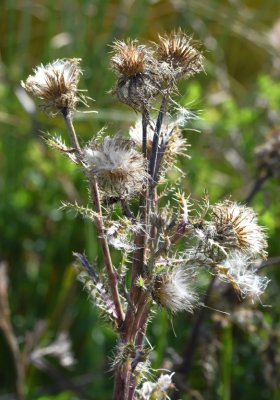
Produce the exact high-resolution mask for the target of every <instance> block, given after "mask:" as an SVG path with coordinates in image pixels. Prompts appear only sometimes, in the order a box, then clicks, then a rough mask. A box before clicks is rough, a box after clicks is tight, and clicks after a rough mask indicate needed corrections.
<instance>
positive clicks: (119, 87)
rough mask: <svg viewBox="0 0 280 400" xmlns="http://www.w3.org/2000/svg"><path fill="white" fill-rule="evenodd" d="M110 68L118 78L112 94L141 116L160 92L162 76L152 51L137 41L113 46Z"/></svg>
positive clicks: (117, 42)
mask: <svg viewBox="0 0 280 400" xmlns="http://www.w3.org/2000/svg"><path fill="white" fill-rule="evenodd" d="M113 53H114V55H113V57H112V59H111V67H112V69H113V71H114V72H115V73H116V74H117V75H118V81H117V84H116V87H115V88H114V89H113V93H114V94H116V96H117V97H118V99H119V101H121V102H122V103H125V104H127V105H129V106H130V107H132V108H133V109H134V110H136V111H140V112H143V111H145V110H147V109H149V108H150V101H151V100H152V99H153V98H154V97H155V96H156V95H157V94H158V93H159V91H160V89H161V76H160V75H159V74H158V71H157V68H156V61H155V59H154V57H153V53H152V50H151V49H150V48H148V47H146V46H143V45H138V44H137V41H135V40H134V41H132V40H130V41H128V42H127V43H125V42H122V41H116V42H115V43H114V45H113Z"/></svg>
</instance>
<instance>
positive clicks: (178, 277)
mask: <svg viewBox="0 0 280 400" xmlns="http://www.w3.org/2000/svg"><path fill="white" fill-rule="evenodd" d="M192 277H193V272H192V271H191V270H190V269H187V267H181V266H180V267H178V268H173V269H172V270H171V271H168V272H165V273H162V274H158V275H157V276H156V278H155V282H154V287H153V290H152V296H153V299H154V300H155V301H156V302H157V303H158V304H159V305H161V306H162V307H164V308H167V309H168V310H169V311H171V312H172V313H176V312H179V311H188V312H193V309H194V307H195V305H196V302H197V296H196V294H195V293H194V292H193V290H192V289H191V287H190V281H191V280H192Z"/></svg>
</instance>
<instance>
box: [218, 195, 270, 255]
mask: <svg viewBox="0 0 280 400" xmlns="http://www.w3.org/2000/svg"><path fill="white" fill-rule="evenodd" d="M210 227H211V229H212V239H213V240H214V241H215V242H217V243H219V244H220V245H221V246H222V247H224V248H225V249H240V250H241V251H244V252H245V253H247V254H249V255H252V256H253V257H256V256H258V255H260V256H263V257H265V256H266V251H265V249H266V247H267V241H266V234H265V232H264V228H263V227H261V226H259V225H258V222H257V215H256V213H255V212H254V210H253V209H252V208H250V207H245V206H241V205H238V204H236V203H234V202H232V201H230V200H225V201H223V202H221V203H218V204H216V205H215V206H213V208H212V221H211V225H210Z"/></svg>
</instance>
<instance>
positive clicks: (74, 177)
mask: <svg viewBox="0 0 280 400" xmlns="http://www.w3.org/2000/svg"><path fill="white" fill-rule="evenodd" d="M278 19H280V3H279V1H277V0H266V1H264V0H245V1H242V0H232V1H219V0H206V1H197V0H188V1H185V0H162V1H160V0H149V1H148V0H123V1H113V0H91V1H89V0H76V1H74V0H57V1H50V0H49V1H48V0H38V1H32V0H21V1H16V0H2V2H1V14H0V48H1V53H0V101H1V107H0V124H1V130H0V152H1V153H0V258H1V260H5V261H6V262H7V263H8V267H9V300H10V306H11V313H12V322H13V326H14V330H15V332H16V335H17V337H18V338H19V341H20V342H22V341H23V339H24V335H25V334H26V332H28V331H30V330H32V329H34V327H35V325H36V323H37V322H38V321H40V320H44V321H45V322H46V324H47V325H46V326H47V327H46V330H45V333H44V335H43V337H42V339H41V342H40V345H46V344H48V343H50V342H51V341H52V340H53V339H54V338H55V337H56V335H57V334H58V333H59V332H60V331H67V332H68V333H69V335H70V338H71V341H72V345H73V352H74V354H75V357H76V359H77V363H76V365H75V366H74V367H73V369H72V370H70V371H65V370H62V369H60V371H61V373H62V374H64V375H65V377H67V379H70V380H71V381H72V382H76V383H77V382H78V381H79V380H80V381H83V382H84V384H81V387H82V389H79V390H77V391H76V392H74V391H69V390H68V391H67V388H63V387H60V386H59V379H58V380H55V379H53V378H51V377H50V376H49V375H48V374H47V373H44V372H42V371H39V370H38V369H36V368H35V367H31V368H30V369H29V372H28V376H27V381H26V393H27V399H40V400H43V399H44V400H47V399H60V400H64V399H65V400H66V399H97V400H99V399H100V400H103V399H104V400H106V399H110V398H111V392H112V386H113V374H112V372H109V356H112V349H113V346H114V344H115V335H114V333H113V332H112V331H111V329H110V328H109V327H108V326H106V325H105V324H104V323H101V324H100V321H99V320H98V313H97V311H96V309H95V308H94V307H93V306H92V305H91V304H90V302H89V301H88V298H87V294H86V293H85V292H83V291H82V288H81V286H80V284H79V283H77V282H76V278H75V273H74V269H73V266H72V263H73V256H72V251H78V252H83V251H85V252H86V253H87V254H88V256H89V257H90V258H91V259H94V258H97V259H101V255H100V252H99V248H98V243H97V239H96V236H95V230H94V227H92V226H91V224H89V223H88V222H86V221H84V220H82V219H80V218H79V217H77V218H76V217H75V216H73V215H72V214H68V213H65V212H63V211H61V210H59V207H60V204H61V201H62V200H63V201H71V202H73V201H76V200H77V201H78V202H82V203H84V204H87V203H88V197H87V189H86V184H85V181H84V178H83V177H82V174H81V173H80V171H79V170H77V169H76V168H75V167H74V166H73V165H71V164H70V163H69V162H68V161H67V160H65V159H64V158H63V157H61V156H60V155H59V154H56V153H55V152H53V151H52V150H50V149H49V148H47V147H46V145H45V143H44V141H43V140H42V136H44V135H45V134H46V132H50V133H52V134H54V133H57V134H61V135H62V136H63V137H64V138H65V139H67V138H66V133H65V128H64V126H63V122H62V121H61V119H60V118H59V117H55V118H48V117H47V116H46V115H44V114H43V113H42V111H41V110H40V109H38V108H36V109H35V108H34V106H35V104H34V103H31V104H30V109H28V110H26V109H24V105H25V107H26V104H29V103H27V100H26V99H25V98H23V96H24V92H23V90H22V89H21V87H20V81H21V80H24V79H26V77H27V76H28V75H29V74H30V73H31V72H32V68H34V67H35V66H36V65H38V64H40V63H47V62H49V61H52V60H54V59H57V58H64V57H78V58H81V59H82V68H83V71H84V73H83V78H82V81H81V83H80V88H86V89H87V90H88V93H89V95H90V96H91V97H92V98H93V99H94V100H95V102H94V103H92V108H94V109H95V110H97V111H98V114H82V113H77V114H76V115H75V125H76V129H77V132H78V133H79V136H80V140H81V142H82V143H85V142H86V141H88V140H89V139H90V138H91V137H92V136H94V135H95V134H96V133H97V132H98V130H99V129H101V128H102V127H103V126H104V125H105V126H107V128H108V132H109V133H112V134H114V133H123V134H125V133H126V132H127V129H128V127H129V126H130V124H131V123H133V121H135V118H136V116H135V114H134V113H133V112H132V111H131V110H129V109H128V108H127V107H125V106H123V105H120V104H118V103H117V102H116V100H115V99H114V98H113V97H112V96H111V95H108V91H109V90H110V89H111V87H112V86H113V84H114V79H115V78H114V76H113V74H112V72H111V71H110V70H109V69H108V61H109V58H110V47H109V46H108V45H109V44H111V43H112V41H113V40H114V39H115V38H117V39H125V38H127V37H130V38H138V39H139V40H140V41H142V42H147V41H150V40H152V41H153V40H156V38H157V35H158V34H163V33H165V32H168V31H170V30H172V29H173V28H178V27H181V28H182V29H183V30H185V31H186V32H188V33H190V34H192V35H193V36H194V38H195V39H196V40H199V41H200V42H201V43H202V46H203V49H204V53H205V57H206V62H205V71H206V73H205V74H200V76H198V77H194V78H192V79H190V80H189V81H188V82H184V83H182V85H181V86H180V94H181V95H180V96H179V97H178V98H177V100H178V101H179V102H180V104H182V105H184V106H188V107H189V108H191V109H192V110H193V111H194V112H196V113H197V114H199V116H200V119H199V120H197V121H193V122H192V123H191V124H190V125H189V127H188V128H189V130H188V129H186V130H185V132H184V135H185V136H186V137H187V138H188V141H189V143H190V144H191V145H192V147H191V148H190V150H189V154H190V155H191V156H192V159H191V160H181V165H180V166H181V168H182V169H183V170H184V171H185V172H186V174H187V179H186V180H185V181H184V184H183V189H184V190H185V192H186V193H187V194H191V195H192V196H193V197H194V198H200V196H201V195H202V194H203V192H204V190H205V189H207V190H208V192H209V196H210V200H211V203H214V202H215V201H218V200H219V199H221V198H224V197H225V196H229V195H231V196H232V198H233V199H234V200H236V201H242V200H244V198H245V197H246V195H247V194H248V192H249V189H250V186H251V185H252V184H253V181H254V178H255V176H256V166H255V161H254V147H255V146H256V145H258V144H260V143H262V142H263V141H264V138H265V136H266V135H267V134H268V132H269V131H270V130H271V129H272V128H273V127H275V126H277V125H278V124H279V104H280V85H279V76H280V45H279V43H280V28H279V25H278V30H277V29H276V28H275V26H276V25H275V24H276V23H277V22H278V23H279V20H278ZM273 29H274V31H273V32H274V34H272V33H271V32H272V30H273ZM34 110H35V111H34ZM195 130H200V131H201V133H197V132H195ZM176 178H177V175H176V173H174V174H173V175H171V176H170V179H174V182H175V180H176ZM279 202H280V191H279V181H277V180H276V178H272V179H270V180H269V181H268V182H266V183H265V185H264V187H263V189H262V191H261V192H260V193H258V195H257V196H256V197H255V198H254V201H253V206H254V208H255V209H256V210H257V211H258V212H259V213H260V222H261V223H262V224H263V225H265V226H267V228H268V234H269V256H270V257H272V256H278V255H280V246H279V233H280V220H279V219H280V209H279ZM265 272H266V273H267V274H268V276H269V277H270V279H271V283H270V285H269V288H268V290H267V293H266V294H265V296H264V298H263V304H269V305H271V306H272V307H271V308H268V307H262V306H260V307H258V305H253V308H254V310H255V311H254V312H257V308H259V310H260V311H261V315H262V317H261V318H262V323H259V324H258V323H256V324H253V327H251V330H250V331H248V329H245V328H244V327H242V326H239V325H238V324H236V323H234V322H232V323H227V324H223V323H222V322H217V321H216V320H215V318H214V315H215V313H214V312H213V311H211V310H208V311H207V315H206V319H205V323H204V325H203V338H204V340H203V341H202V343H201V345H200V347H199V348H198V352H197V354H196V359H195V364H194V367H193V369H192V372H191V374H190V376H189V377H188V384H189V385H190V388H191V391H189V392H188V394H184V395H183V394H182V399H193V398H194V399H223V400H229V399H236V398H238V399H240V400H245V399H246V400H248V399H260V400H265V399H274V400H276V399H280V390H279V383H277V380H278V378H279V369H280V367H279V363H280V361H279V359H280V353H279V352H280V350H279V347H280V345H279V344H280V338H279V333H278V332H279V314H280V306H279V286H280V271H279V264H278V265H277V264H276V265H273V266H271V267H267V268H266V270H265ZM217 297H218V294H217ZM216 303H217V302H216ZM224 306H225V304H223V298H222V297H221V301H220V304H219V307H220V308H221V309H223V307H224ZM247 306H248V307H251V308H252V304H249V305H247ZM234 309H236V308H234ZM192 321H193V317H192V316H186V315H184V314H181V315H179V316H178V318H177V317H176V318H174V319H173V325H174V331H175V333H176V336H175V335H174V333H173V330H172V329H171V324H170V322H169V320H168V318H167V315H166V314H165V313H164V312H158V313H157V316H156V317H155V318H154V320H153V325H152V326H151V328H150V341H151V343H152V344H153V346H154V353H153V356H152V360H153V367H154V368H160V367H162V366H164V365H168V360H169V358H170V357H171V356H170V352H172V354H173V355H174V353H175V352H176V353H178V355H180V354H181V353H182V351H183V349H184V346H185V343H186V341H187V338H188V335H189V331H190V327H191V324H192ZM207 335H208V336H207ZM272 338H273V339H272ZM217 343H218V344H217ZM0 349H1V351H0V399H1V400H4V399H12V398H13V393H14V379H15V378H14V377H15V375H14V369H13V364H12V358H11V355H10V352H9V349H8V347H7V344H6V342H5V339H4V337H3V336H2V334H1V333H0ZM168 349H169V350H170V351H169V352H168ZM269 350H270V351H269ZM277 352H278V353H277ZM168 354H169V355H168ZM205 354H208V355H209V356H212V359H211V360H212V361H211V362H210V361H207V362H209V365H210V366H209V368H210V369H211V368H212V369H211V371H212V375H211V373H210V372H211V371H210V372H209V371H208V375H207V373H206V372H205V371H206V360H205ZM267 354H268V355H269V356H268V357H267ZM277 357H278V358H277ZM275 360H276V361H275ZM49 362H50V363H51V364H52V365H55V367H56V368H60V367H59V366H58V365H56V363H55V361H54V360H52V359H50V360H49ZM277 362H278V364H277ZM275 363H276V364H275ZM207 365H208V364H207ZM277 368H278V372H277ZM277 373H278V377H277ZM279 380H280V379H279ZM279 380H278V382H279Z"/></svg>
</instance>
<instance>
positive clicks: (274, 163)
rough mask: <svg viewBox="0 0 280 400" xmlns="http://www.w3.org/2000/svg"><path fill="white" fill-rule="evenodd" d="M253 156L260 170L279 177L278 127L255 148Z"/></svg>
mask: <svg viewBox="0 0 280 400" xmlns="http://www.w3.org/2000/svg"><path fill="white" fill-rule="evenodd" d="M255 157H256V160H257V163H258V166H259V169H260V170H261V171H264V172H267V173H270V174H272V175H273V176H276V177H277V178H278V179H279V178H280V129H275V130H274V131H273V132H272V133H271V134H270V136H269V137H268V138H267V140H266V141H265V143H263V144H262V145H260V146H258V147H257V148H256V149H255Z"/></svg>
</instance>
